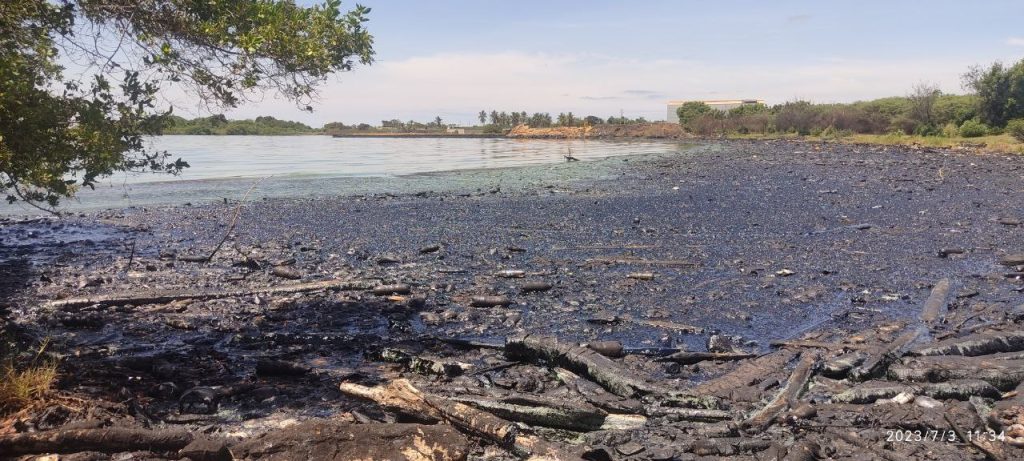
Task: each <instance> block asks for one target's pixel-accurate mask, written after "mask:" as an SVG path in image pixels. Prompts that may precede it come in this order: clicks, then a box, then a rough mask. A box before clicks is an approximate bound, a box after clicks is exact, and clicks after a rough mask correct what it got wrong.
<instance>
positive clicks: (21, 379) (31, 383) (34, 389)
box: [0, 342, 57, 415]
mask: <svg viewBox="0 0 1024 461" xmlns="http://www.w3.org/2000/svg"><path fill="white" fill-rule="evenodd" d="M47 345H48V342H44V343H43V344H42V345H41V346H40V347H39V350H38V351H37V352H36V353H35V356H34V357H33V358H32V359H31V360H29V361H28V363H27V364H25V365H23V366H21V367H19V366H18V365H17V364H16V362H15V358H14V357H12V356H8V357H2V358H0V360H2V363H0V415H6V414H10V413H14V412H16V411H18V410H21V409H23V408H25V407H28V406H30V405H32V403H33V402H35V401H37V400H39V399H41V398H43V397H44V396H45V395H46V394H47V393H48V392H49V391H50V389H51V388H52V386H53V383H54V382H55V381H56V380H57V362H56V361H54V360H50V359H43V358H42V357H43V352H44V351H45V350H46V346H47Z"/></svg>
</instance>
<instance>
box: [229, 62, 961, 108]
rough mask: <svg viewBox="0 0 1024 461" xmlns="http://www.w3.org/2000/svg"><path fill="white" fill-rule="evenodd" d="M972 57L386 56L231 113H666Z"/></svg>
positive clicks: (809, 92) (869, 80) (938, 72)
mask: <svg viewBox="0 0 1024 461" xmlns="http://www.w3.org/2000/svg"><path fill="white" fill-rule="evenodd" d="M973 63H974V62H951V61H950V60H948V59H944V60H939V59H936V60H900V61H883V60H850V59H841V58H828V59H825V58H823V59H820V60H817V61H815V62H806V63H797V64H794V63H785V62H780V63H778V64H759V65H756V64H748V63H744V62H742V61H734V62H733V61H729V62H725V63H704V62H698V61H687V60H678V59H635V58H629V59H623V58H618V57H614V56H604V55H596V54H575V55H550V54H529V53H519V52H506V53H495V54H472V53H457V54H455V53H453V54H436V55H430V56H419V57H414V58H409V59H404V60H398V61H381V62H378V63H377V64H375V65H373V66H371V67H363V68H359V69H357V70H356V71H354V72H351V73H344V74H341V75H340V77H339V78H338V79H337V81H332V82H331V83H329V84H327V85H325V87H324V88H323V91H322V92H321V101H320V103H319V104H318V105H317V106H316V112H315V113H314V114H312V115H310V114H304V113H302V112H300V111H298V110H296V109H295V108H294V107H293V106H292V105H291V104H290V103H288V102H287V101H282V100H279V99H274V98H267V100H265V101H263V102H261V103H257V104H252V105H248V106H244V107H243V108H241V109H239V110H237V111H235V112H234V113H232V114H230V116H232V117H252V116H255V115H260V114H273V115H275V116H277V117H281V118H291V119H295V120H303V121H306V122H307V123H311V124H313V125H320V124H322V123H324V122H328V121H335V120H337V121H343V122H347V123H352V122H357V121H369V122H373V123H379V120H381V119H391V118H399V119H402V120H408V119H417V120H426V119H430V118H433V117H434V116H435V115H440V116H441V117H442V118H444V119H446V120H449V121H453V122H462V123H468V122H471V121H473V120H475V118H476V115H475V114H476V113H477V112H478V111H479V110H481V109H486V110H491V109H498V110H526V111H530V112H535V111H539V112H552V113H557V112H562V111H572V112H574V113H575V114H577V115H587V114H594V115H599V116H602V117H607V116H609V115H617V114H618V113H619V110H620V109H621V110H623V111H625V113H626V114H627V115H630V116H640V115H642V116H645V117H647V118H649V119H661V118H663V117H664V112H665V109H664V102H663V101H660V100H658V99H652V98H651V97H649V95H650V94H663V95H666V96H667V97H666V99H690V98H693V99H713V98H733V97H737V98H760V99H765V100H767V101H768V102H769V103H778V102H784V101H787V100H791V99H794V98H804V99H809V100H812V101H817V102H836V101H853V100H857V99H868V98H876V97H882V96H892V95H903V94H906V93H907V92H908V91H909V89H910V87H911V86H912V85H913V84H915V83H917V82H919V81H928V82H934V83H937V84H938V85H939V86H940V88H942V89H943V90H944V91H950V92H955V91H959V90H960V85H959V76H960V74H961V73H962V72H963V70H964V69H966V68H967V66H969V65H971V64H973Z"/></svg>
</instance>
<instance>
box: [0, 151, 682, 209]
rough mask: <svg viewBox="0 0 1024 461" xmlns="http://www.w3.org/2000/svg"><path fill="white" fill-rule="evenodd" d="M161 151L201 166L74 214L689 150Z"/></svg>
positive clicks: (376, 186)
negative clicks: (251, 190)
mask: <svg viewBox="0 0 1024 461" xmlns="http://www.w3.org/2000/svg"><path fill="white" fill-rule="evenodd" d="M152 147H153V148H154V149H157V150H166V151H168V152H169V153H170V154H171V155H172V158H178V157H181V158H182V159H184V160H185V161H187V162H188V163H189V164H190V165H191V167H190V168H188V169H186V170H185V172H184V173H182V174H181V175H180V176H177V177H175V176H167V175H155V174H118V175H115V176H113V177H111V178H107V179H105V180H104V181H103V183H102V184H100V185H98V186H97V189H96V190H95V191H91V190H85V191H82V192H81V193H80V194H79V197H78V198H77V199H76V200H74V201H70V202H68V203H67V204H66V208H67V209H69V210H84V209H97V208H116V207H125V206H132V205H155V204H181V203H185V202H201V201H207V200H216V199H220V198H234V197H235V196H236V195H238V191H240V190H241V191H244V190H245V189H247V188H248V187H249V185H251V184H252V182H253V178H263V177H268V176H271V175H273V178H272V179H271V180H268V181H265V182H264V183H261V184H260V187H259V189H260V193H257V194H256V196H262V197H305V196H328V195H343V194H352V193H377V192H386V191H394V190H395V189H396V188H400V189H407V188H408V187H419V188H424V189H429V190H435V191H440V190H451V189H452V186H457V185H458V184H449V183H453V182H454V183H458V182H460V181H461V182H462V183H463V184H462V185H463V186H465V185H467V184H465V182H466V181H469V179H468V178H466V177H462V178H459V177H458V176H459V175H450V176H444V177H442V176H438V175H426V176H424V177H415V178H410V177H409V175H416V174H417V173H430V172H439V171H451V170H469V169H472V170H479V169H495V168H503V167H513V166H524V165H550V166H551V167H552V168H550V169H548V171H547V174H548V176H549V178H548V179H559V176H560V175H569V176H572V175H574V174H576V173H577V172H578V171H581V170H586V167H583V166H582V164H577V163H574V165H578V166H577V167H575V168H572V169H570V168H566V167H565V159H564V155H565V154H567V153H569V152H570V151H571V153H572V155H573V156H574V157H576V158H579V159H581V160H595V159H601V158H606V157H613V156H619V155H643V154H667V153H674V152H677V151H679V150H680V145H679V144H676V143H671V142H660V141H637V142H632V141H631V142H621V141H596V140H537V139H529V140H521V139H503V138H485V139H479V138H460V139H448V138H414V139H402V138H398V139H396V138H331V137H328V136H161V137H157V138H154V139H153V140H152ZM560 165H561V166H560ZM463 176H465V175H463ZM478 176H487V175H486V174H485V175H478ZM492 176H493V175H492ZM492 179H493V178H492ZM565 179H568V177H566V178H565ZM31 211H32V210H30V209H28V208H26V207H24V206H6V205H5V206H0V214H25V213H30V212H31Z"/></svg>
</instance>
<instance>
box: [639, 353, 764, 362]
mask: <svg viewBox="0 0 1024 461" xmlns="http://www.w3.org/2000/svg"><path fill="white" fill-rule="evenodd" d="M754 357H757V354H746V353H740V352H686V351H683V352H676V353H675V354H670V355H666V356H664V357H658V358H657V359H655V360H656V361H658V362H675V363H680V364H683V365H691V364H694V363H699V362H703V361H705V360H717V361H722V362H726V361H733V360H744V359H750V358H754Z"/></svg>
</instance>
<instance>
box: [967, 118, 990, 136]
mask: <svg viewBox="0 0 1024 461" xmlns="http://www.w3.org/2000/svg"><path fill="white" fill-rule="evenodd" d="M986 134H988V127H987V126H985V124H984V123H981V122H979V121H977V120H967V121H965V122H964V124H963V125H960V136H963V137H965V138H977V137H980V136H985V135H986Z"/></svg>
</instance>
